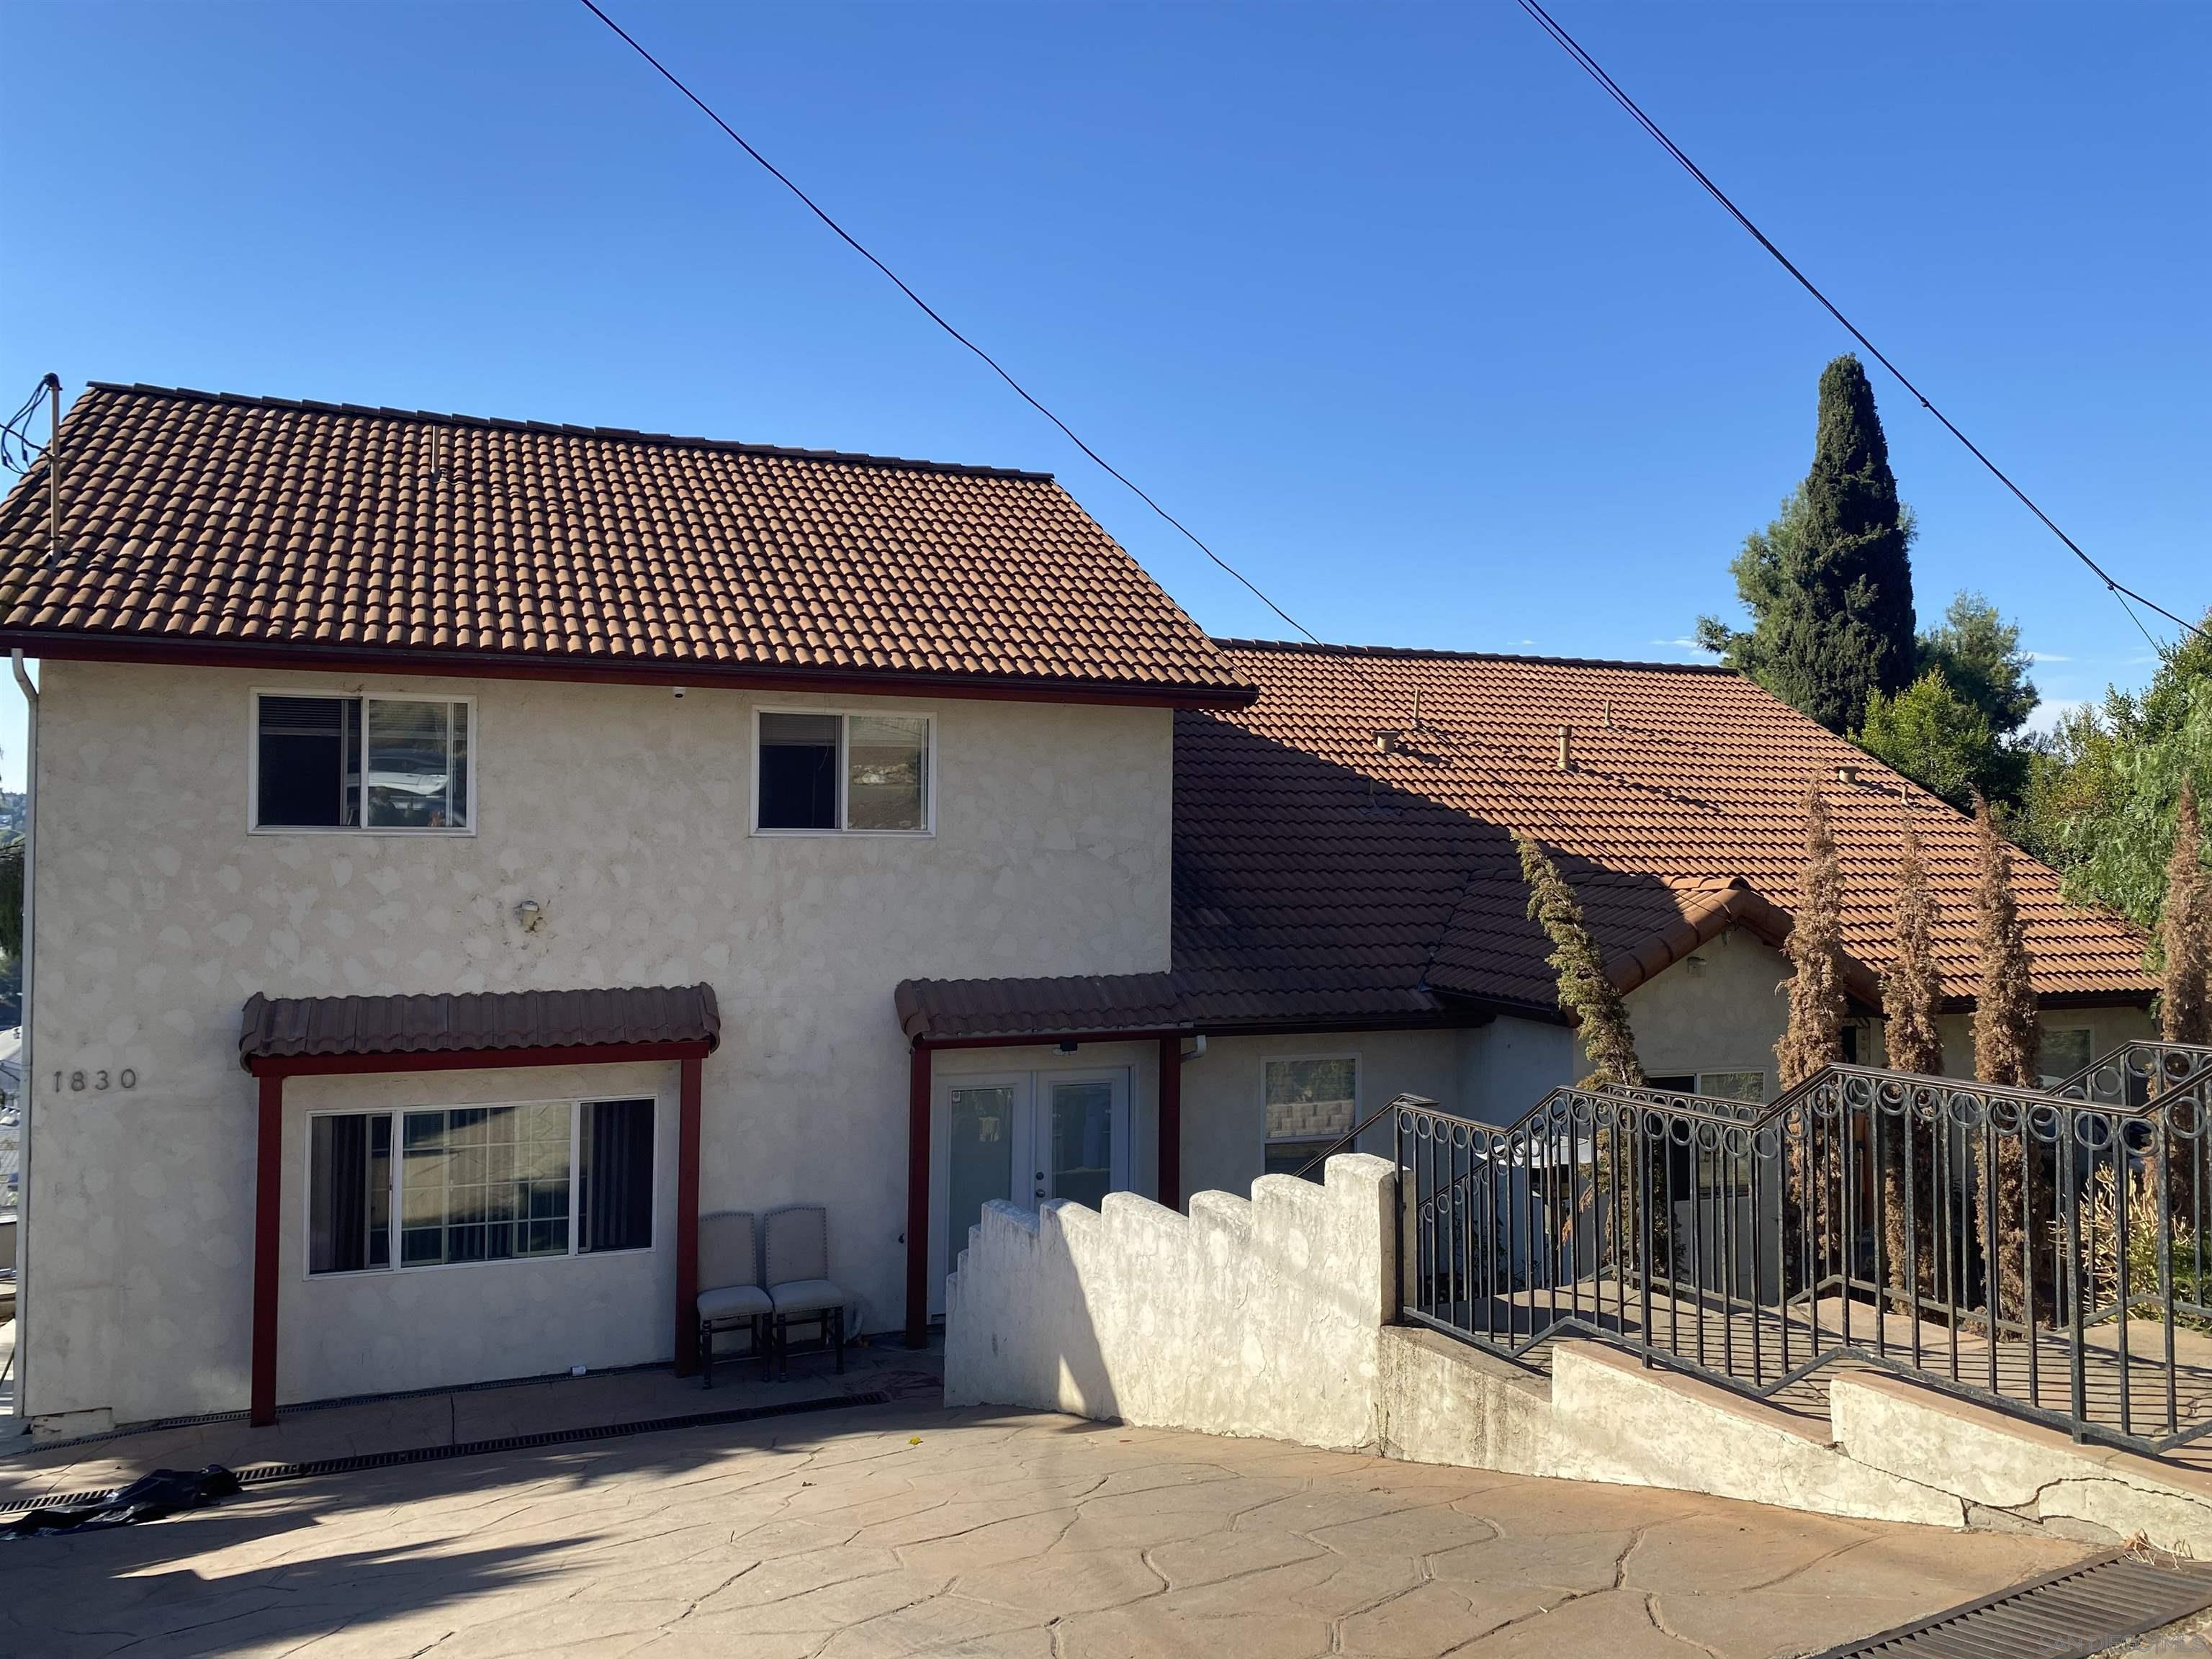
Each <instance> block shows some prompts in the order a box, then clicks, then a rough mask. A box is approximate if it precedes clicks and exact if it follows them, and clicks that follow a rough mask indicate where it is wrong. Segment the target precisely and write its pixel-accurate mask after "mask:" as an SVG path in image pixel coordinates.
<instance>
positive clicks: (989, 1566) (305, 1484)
mask: <svg viewBox="0 0 2212 1659" xmlns="http://www.w3.org/2000/svg"><path fill="white" fill-rule="evenodd" d="M2080 1553H2082V1552H2081V1549H2080V1547H2074V1546H2068V1545H2064V1544H2060V1543H2057V1542H2053V1541H2049V1540H2044V1539H2035V1538H2022V1537H2016V1536H2005V1535H1999V1534H1952V1533H1943V1532H1935V1531H1929V1530H1926V1529H1922V1528H1909V1527H1894V1526H1879V1525H1874V1524H1871V1523H1860V1522H1844V1521H1830V1520H1822V1519H1816V1518H1814V1517H1811V1516H1802V1515H1796V1514H1793V1513H1790V1512H1789V1511H1786V1510H1768V1509H1759V1508H1756V1507H1753V1506H1751V1505H1747V1504H1732V1503H1728V1502H1724V1501H1723V1500H1720V1499H1717V1498H1697V1497H1688V1496H1684V1495H1682V1494H1680V1493H1673V1492H1647V1491H1643V1490H1639V1489H1635V1488H1628V1487H1620V1486H1580V1485H1574V1484H1571V1483H1568V1482H1565V1481H1552V1480H1524V1479H1519V1478H1516V1477H1511V1476H1504V1475H1497V1474H1483V1473H1480V1472H1478V1471H1472V1470H1463V1469H1440V1468H1428V1467H1425V1466H1421V1465H1418V1464H1408V1463H1397V1462H1385V1461H1383V1460H1381V1459H1377V1458H1371V1457H1361V1456H1353V1455H1344V1454H1340V1453H1331V1452H1317V1451H1308V1450H1304V1449H1299V1448H1297V1447H1291V1446H1284V1445H1280V1444H1278V1443H1273V1442H1269V1441H1259V1440H1225V1439H1215V1438H1212V1437H1206V1436H1200V1435H1192V1434H1175V1433H1165V1432H1159V1431H1146V1430H1141V1429H1128V1428H1120V1427H1115V1426H1112V1425H1099V1424H1093V1423H1085V1422H1079V1421H1076V1420H1073V1419H1066V1418H1059V1417H1048V1416H1036V1415H1016V1414H1011V1413H983V1412H961V1413H947V1412H944V1411H940V1410H937V1409H934V1408H932V1407H923V1406H919V1405H905V1406H893V1407H882V1408H877V1409H863V1410H855V1411H849V1412H840V1413H831V1414H824V1415H821V1416H815V1417H807V1418H788V1419H781V1420H777V1421H764V1422H761V1423H757V1424H753V1425H748V1426H746V1427H744V1428H738V1429H714V1430H700V1431H685V1432H681V1433H672V1434H662V1435H654V1436H650V1437H639V1438H636V1439H632V1440H626V1441H617V1442H611V1443H600V1444H599V1445H596V1446H590V1447H583V1448H573V1449H562V1450H554V1451H539V1452H533V1453H530V1454H527V1455H515V1456H510V1457H497V1458H476V1459H466V1460H456V1461H453V1462H443V1463H435V1464H428V1465H418V1466H416V1467H414V1468H397V1469H390V1470H384V1471H380V1472H376V1473H373V1474H354V1475H349V1476H343V1477H337V1478H333V1479H328V1480H316V1481H301V1482H296V1483H289V1484H284V1485H278V1486H266V1487H262V1488H258V1489H257V1490H256V1492H255V1493H254V1495H252V1496H249V1497H247V1498H241V1499H237V1500H234V1501H232V1502H230V1503H228V1504H224V1505H222V1506H221V1507H220V1508H218V1509H215V1510H209V1511H205V1512H203V1513H201V1514H199V1515H196V1516H188V1517H185V1518H182V1519H179V1520H174V1521H167V1522H159V1523H156V1524H154V1525H150V1526H143V1527H137V1528H125V1529H123V1530H118V1531H115V1532H110V1533H105V1534H89V1535H86V1536H82V1537H77V1538H42V1539H30V1540H24V1541H16V1542H0V1651H4V1652H6V1653H8V1654H21V1655H33V1654H35V1655H39V1656H44V1659H66V1656H78V1655H84V1656H91V1655H102V1654H110V1653H130V1654H134V1655H139V1654H144V1655H153V1654H163V1655H167V1654H202V1653H207V1654H213V1653H222V1654H257V1655H258V1654H265V1655H276V1654H285V1655H312V1656H331V1655H338V1654H374V1655H392V1656H417V1655H432V1656H435V1659H491V1656H496V1655H506V1654H515V1655H521V1654H563V1655H582V1654H592V1655H599V1654H606V1655H615V1654H649V1655H652V1656H654V1659H675V1656H678V1655H688V1654H702V1655H703V1654H715V1655H724V1654H732V1655H743V1656H746V1659H781V1656H801V1655H804V1656H815V1655H821V1656H825V1659H860V1656H877V1655H894V1654H920V1653H933V1654H967V1655H1005V1656H1064V1659H1094V1656H1095V1659H1120V1656H1135V1655H1187V1654H1191V1653H1204V1654H1206V1655H1207V1656H1209V1659H1230V1656H1236V1655H1247V1654H1249V1655H1256V1656H1267V1659H1296V1656H1299V1655H1304V1654H1322V1653H1345V1654H1364V1655H1376V1656H1384V1655H1388V1656H1405V1659H1415V1656H1428V1655H1438V1654H1445V1653H1452V1654H1464V1655H1468V1656H1492V1655H1507V1654H1519V1653H1530V1654H1534V1653H1546V1654H1561V1653H1566V1654H1601V1655H1607V1656H1616V1655H1617V1656H1631V1659H1633V1656H1638V1655H1647V1654H1648V1655H1655V1656H1656V1655H1665V1656H1676V1659H1686V1656H1694V1655H1699V1654H1715V1655H1727V1656H1737V1655H1741V1656H1747V1659H1748V1656H1755V1655H1767V1654H1780V1653H1797V1652H1803V1651H1805V1650H1808V1649H1813V1648H1817V1647H1820V1646H1822V1645H1825V1644H1829V1643H1832V1642H1835V1641H1838V1640H1840V1639H1842V1638H1845V1637H1847V1636H1851V1635H1857V1634H1862V1633H1869V1632H1874V1631H1875V1630H1878V1629H1881V1628H1883V1627H1886V1626H1890V1625H1894V1624H1898V1623H1900V1622H1902V1621H1904V1620H1907V1619H1910V1618H1912V1617H1914V1616H1916V1615H1917V1614H1920V1613H1927V1612H1932V1611H1934V1610H1936V1608H1938V1607H1944V1606H1948V1605H1949V1604H1951V1603H1954V1602H1956V1601H1961V1600H1964V1599H1966V1598H1968V1597H1970V1596H1974V1595H1984V1594H1986V1593H1988V1592H1989V1591H1990V1590H1993V1589H1997V1588H1999V1587H2001V1586H2002V1585H2005V1584H2008V1583H2012V1582H2014V1581H2015V1580H2017V1579H2020V1578H2023V1577H2028V1576H2030V1575H2032V1574H2033V1573H2037V1572H2040V1571H2048V1570H2049V1569H2051V1568H2052V1567H2055V1566H2057V1565H2063V1563H2064V1562H2065V1561H2067V1560H2069V1559H2072V1558H2073V1557H2074V1556H2075V1555H2078V1554H2080Z"/></svg>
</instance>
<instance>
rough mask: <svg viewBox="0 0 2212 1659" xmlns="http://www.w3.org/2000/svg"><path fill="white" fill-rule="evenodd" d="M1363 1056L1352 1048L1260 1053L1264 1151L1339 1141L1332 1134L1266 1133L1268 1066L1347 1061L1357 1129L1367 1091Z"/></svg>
mask: <svg viewBox="0 0 2212 1659" xmlns="http://www.w3.org/2000/svg"><path fill="white" fill-rule="evenodd" d="M1364 1059H1365V1057H1364V1055H1362V1054H1360V1052H1359V1051H1358V1049H1356V1048H1328V1049H1322V1050H1320V1051H1318V1052H1316V1053H1312V1054H1262V1055H1261V1056H1260V1144H1261V1147H1262V1149H1263V1151H1264V1149H1265V1148H1267V1147H1271V1146H1328V1145H1330V1144H1331V1143H1333V1142H1334V1141H1338V1140H1341V1139H1343V1138H1344V1137H1343V1136H1342V1135H1340V1134H1336V1135H1273V1134H1269V1133H1267V1068H1268V1067H1269V1066H1278V1065H1286V1064H1292V1063H1295V1062H1297V1061H1298V1060H1350V1061H1351V1062H1352V1125H1351V1127H1352V1128H1354V1129H1356V1128H1358V1127H1359V1120H1360V1118H1361V1116H1362V1112H1361V1104H1362V1102H1363V1100H1364V1097H1365V1093H1366V1090H1367V1067H1366V1066H1365V1065H1364V1063H1363V1062H1364Z"/></svg>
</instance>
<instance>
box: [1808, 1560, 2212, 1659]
mask: <svg viewBox="0 0 2212 1659" xmlns="http://www.w3.org/2000/svg"><path fill="white" fill-rule="evenodd" d="M2207 1607H2212V1575H2206V1574H2203V1573H2200V1572H2187V1571H2183V1572H2172V1571H2166V1569H2164V1568H2160V1567H2154V1566H2150V1565H2148V1564H2146V1563H2144V1562H2142V1561H2139V1560H2137V1559H2135V1558H2134V1557H2133V1556H2130V1555H2119V1554H2113V1555H2100V1556H2095V1557H2093V1558H2092V1559H2089V1560H2087V1561H2082V1562H2079V1563H2077V1564H2076V1565H2073V1566H2070V1567H2067V1568H2065V1569H2063V1571H2058V1572H2054V1573H2051V1574H2049V1575H2048V1576H2047V1577H2042V1578H2031V1579H2029V1580H2028V1581H2027V1583H2024V1584H2015V1585H2014V1586H2013V1587H2012V1588H2011V1589H2004V1590H1999V1591H1998V1592H1997V1593H1996V1595H1991V1596H1985V1597H1984V1599H1982V1600H1981V1601H1969V1602H1967V1603H1966V1604H1965V1605H1964V1606H1963V1607H1951V1608H1948V1609H1947V1610H1946V1611H1944V1612H1942V1613H1937V1614H1936V1616H1935V1617H1934V1618H1932V1619H1923V1620H1920V1621H1919V1622H1918V1623H1917V1624H1911V1625H1900V1626H1898V1628H1897V1629H1895V1630H1886V1631H1884V1632H1882V1633H1881V1635H1879V1636H1869V1637H1868V1638H1866V1639H1865V1640H1864V1641H1862V1642H1847V1643H1845V1644H1844V1645H1843V1646H1842V1647H1839V1648H1829V1649H1827V1650H1826V1651H1824V1652H1821V1653H1819V1654H1815V1655H1814V1659H1875V1656H1877V1655H1880V1656H1883V1659H1957V1656H1961V1655H1968V1654H1971V1655H1975V1656H1978V1659H2088V1656H2089V1655H2091V1654H2093V1653H2101V1652H2102V1651H2104V1650H2105V1649H2106V1648H2108V1647H2111V1646H2112V1644H2114V1643H2115V1642H2124V1641H2125V1640H2127V1638H2129V1637H2130V1636H2141V1635H2142V1633H2143V1632H2146V1631H2154V1630H2156V1629H2158V1628H2159V1627H2160V1626H2162V1625H2170V1624H2172V1622H2173V1621H2174V1620H2177V1619H2185V1618H2187V1617H2188V1616H2189V1615H2190V1614H2191V1613H2202V1612H2203V1610H2204V1609H2205V1608H2207Z"/></svg>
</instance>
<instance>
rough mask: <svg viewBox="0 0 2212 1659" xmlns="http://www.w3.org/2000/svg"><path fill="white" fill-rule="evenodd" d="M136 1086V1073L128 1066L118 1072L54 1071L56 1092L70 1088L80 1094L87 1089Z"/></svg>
mask: <svg viewBox="0 0 2212 1659" xmlns="http://www.w3.org/2000/svg"><path fill="white" fill-rule="evenodd" d="M137 1086H138V1073H137V1072H135V1071H133V1070H132V1069H131V1067H130V1066H125V1067H124V1068H123V1069H122V1070H121V1071H119V1072H56V1073H54V1090H55V1092H57V1093H59V1092H60V1091H62V1090H64V1089H67V1090H70V1091H71V1092H72V1093H76V1094H82V1093H83V1092H84V1091H86V1090H87V1089H135V1088H137Z"/></svg>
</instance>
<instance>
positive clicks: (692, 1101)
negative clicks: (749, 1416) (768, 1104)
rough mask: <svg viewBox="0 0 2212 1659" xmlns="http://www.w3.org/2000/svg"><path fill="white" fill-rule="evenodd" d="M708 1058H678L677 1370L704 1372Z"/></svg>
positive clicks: (679, 1372) (687, 1373)
mask: <svg viewBox="0 0 2212 1659" xmlns="http://www.w3.org/2000/svg"><path fill="white" fill-rule="evenodd" d="M705 1063H706V1062H705V1061H703V1060H698V1059H696V1058H693V1057H687V1058H685V1059H683V1060H678V1061H677V1062H676V1064H677V1070H678V1079H679V1081H678V1085H677V1109H676V1374H677V1376H694V1375H696V1373H697V1371H698V1370H699V1093H700V1073H701V1071H702V1067H703V1066H705Z"/></svg>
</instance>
